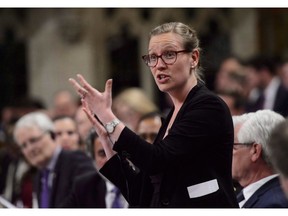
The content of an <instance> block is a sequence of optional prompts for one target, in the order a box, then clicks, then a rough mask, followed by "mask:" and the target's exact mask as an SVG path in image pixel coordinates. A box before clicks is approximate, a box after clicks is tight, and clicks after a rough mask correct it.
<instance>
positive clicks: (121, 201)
mask: <svg viewBox="0 0 288 216" xmlns="http://www.w3.org/2000/svg"><path fill="white" fill-rule="evenodd" d="M88 141H89V143H88V144H89V145H88V148H87V149H88V151H89V153H90V154H91V156H92V157H93V158H94V160H95V166H96V168H97V169H101V168H102V166H103V165H104V164H105V163H106V161H107V158H106V155H105V151H104V149H103V146H102V144H101V141H100V140H99V137H98V135H97V133H96V132H95V131H94V130H92V132H91V133H90V134H89V136H88ZM62 207H64V208H126V207H128V203H127V202H126V200H125V198H124V197H123V196H122V195H121V194H120V191H119V189H118V188H116V187H115V186H114V185H113V184H112V183H110V182H109V181H108V180H107V179H106V178H105V177H104V176H102V175H101V174H99V173H87V174H86V175H82V176H80V177H79V178H77V180H76V181H75V184H74V187H73V190H72V192H71V194H70V195H69V198H68V199H67V200H66V202H65V203H64V204H63V205H62Z"/></svg>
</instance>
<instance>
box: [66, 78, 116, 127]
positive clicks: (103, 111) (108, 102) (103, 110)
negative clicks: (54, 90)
mask: <svg viewBox="0 0 288 216" xmlns="http://www.w3.org/2000/svg"><path fill="white" fill-rule="evenodd" d="M77 78H78V81H79V82H77V81H76V80H75V79H73V78H70V79H69V81H70V83H71V84H72V85H73V87H74V89H75V90H76V92H77V93H78V94H79V96H80V97H81V100H82V101H83V100H84V101H85V103H86V104H87V108H88V109H89V112H92V113H93V114H95V115H96V116H97V117H98V118H99V120H100V121H101V122H107V121H109V119H110V118H111V115H113V114H112V110H111V106H112V93H111V92H112V79H109V80H107V82H106V85H105V91H104V92H100V91H98V90H97V89H95V88H93V87H92V86H91V85H90V84H89V83H88V82H87V81H86V80H85V78H84V77H83V76H82V75H80V74H77ZM106 119H107V120H106Z"/></svg>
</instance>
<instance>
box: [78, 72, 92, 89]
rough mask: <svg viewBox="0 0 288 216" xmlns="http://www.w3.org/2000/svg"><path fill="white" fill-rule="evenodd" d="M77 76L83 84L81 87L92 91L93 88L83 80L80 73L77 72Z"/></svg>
mask: <svg viewBox="0 0 288 216" xmlns="http://www.w3.org/2000/svg"><path fill="white" fill-rule="evenodd" d="M77 78H78V79H79V82H80V83H81V85H82V86H83V89H85V90H87V91H88V92H90V93H92V92H93V91H94V90H95V89H94V88H93V87H92V86H91V85H90V84H89V83H88V82H87V81H86V80H85V78H84V77H83V76H82V75H81V74H77Z"/></svg>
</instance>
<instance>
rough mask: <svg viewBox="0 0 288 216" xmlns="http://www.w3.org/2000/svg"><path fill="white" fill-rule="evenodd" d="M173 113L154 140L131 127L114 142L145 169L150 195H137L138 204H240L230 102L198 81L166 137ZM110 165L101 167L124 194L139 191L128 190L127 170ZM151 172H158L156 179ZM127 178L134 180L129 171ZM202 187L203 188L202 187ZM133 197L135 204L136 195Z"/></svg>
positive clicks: (121, 151)
mask: <svg viewBox="0 0 288 216" xmlns="http://www.w3.org/2000/svg"><path fill="white" fill-rule="evenodd" d="M172 113H173V110H172V111H171V112H170V113H169V115H168V117H167V120H166V121H165V122H164V123H163V125H162V127H161V129H160V131H159V134H158V136H157V138H156V140H155V142H154V144H153V145H151V144H148V143H147V142H145V141H144V140H143V139H141V138H140V137H139V136H137V135H136V134H135V133H133V132H132V131H131V130H129V129H128V128H127V127H126V128H124V130H123V131H122V133H121V135H120V137H119V139H118V141H117V142H116V143H115V144H114V147H113V148H114V150H115V151H117V152H118V153H119V154H120V155H121V156H122V155H127V157H129V159H130V160H131V161H132V162H133V163H134V164H135V165H136V166H137V167H139V169H140V170H141V172H142V175H144V176H145V175H146V178H142V180H143V179H144V181H142V182H144V183H143V184H144V185H141V186H140V185H139V186H138V187H139V188H142V189H141V190H142V191H144V193H143V194H142V195H145V197H141V198H140V199H138V201H137V200H136V204H137V202H138V206H139V207H146V206H147V205H151V207H173V208H174V207H182V208H185V207H194V208H202V207H203V208H205V207H211V208H217V207H219V208H223V207H228V208H231V207H238V203H237V200H236V196H235V194H234V191H233V184H232V176H231V164H232V147H233V139H234V131H233V124H232V118H231V115H230V112H229V109H228V107H227V106H226V104H225V103H224V102H223V101H222V100H221V99H220V98H219V97H217V96H216V95H215V94H213V93H212V92H210V91H209V90H208V89H207V88H206V87H205V86H204V85H203V84H201V83H199V84H197V86H195V87H194V88H193V89H192V90H191V91H190V93H189V94H188V96H187V98H186V100H185V102H184V104H183V106H182V107H181V109H180V111H179V113H178V115H177V117H176V119H175V121H174V124H173V125H172V127H171V129H170V130H169V134H168V136H167V137H166V138H165V139H163V140H162V138H163V136H164V134H165V131H166V128H167V126H168V123H169V120H170V118H171V116H172ZM114 158H115V157H114ZM114 161H116V160H114ZM114 164H115V163H114ZM106 165H107V167H106ZM110 165H111V163H106V164H105V165H104V167H103V168H102V169H101V170H100V172H101V173H102V174H103V175H105V176H106V177H107V178H108V179H109V180H110V181H112V182H113V183H114V184H115V185H116V186H118V187H119V188H120V189H121V192H122V193H123V194H125V190H126V191H127V192H128V197H137V196H134V195H130V194H129V193H131V190H130V188H129V183H127V184H126V185H128V189H125V188H124V189H123V188H122V185H123V180H121V181H120V180H119V175H121V173H125V170H122V171H117V170H116V169H113V166H110ZM108 166H110V167H108ZM114 166H115V167H116V165H114ZM119 166H121V165H118V167H119ZM113 173H114V174H113ZM147 175H148V177H147ZM124 176H125V174H124ZM150 176H154V177H153V182H154V183H151V181H150V180H149V177H150ZM117 178H118V179H117ZM148 180H149V181H148ZM126 181H129V179H128V178H127V176H126ZM157 181H159V187H157V183H155V182H157ZM139 182H141V181H139ZM139 184H140V183H139ZM153 186H156V187H155V189H156V190H157V189H159V191H160V192H159V194H153V192H155V189H154V188H153ZM199 190H200V191H201V192H203V193H198V192H197V191H199ZM128 202H129V204H131V200H129V199H128Z"/></svg>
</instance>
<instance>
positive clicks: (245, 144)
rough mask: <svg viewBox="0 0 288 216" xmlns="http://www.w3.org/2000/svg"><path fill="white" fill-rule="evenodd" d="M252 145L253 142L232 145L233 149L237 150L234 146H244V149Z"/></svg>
mask: <svg viewBox="0 0 288 216" xmlns="http://www.w3.org/2000/svg"><path fill="white" fill-rule="evenodd" d="M253 144H254V142H250V143H234V144H233V149H235V150H237V148H236V146H246V147H248V146H251V145H253Z"/></svg>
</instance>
